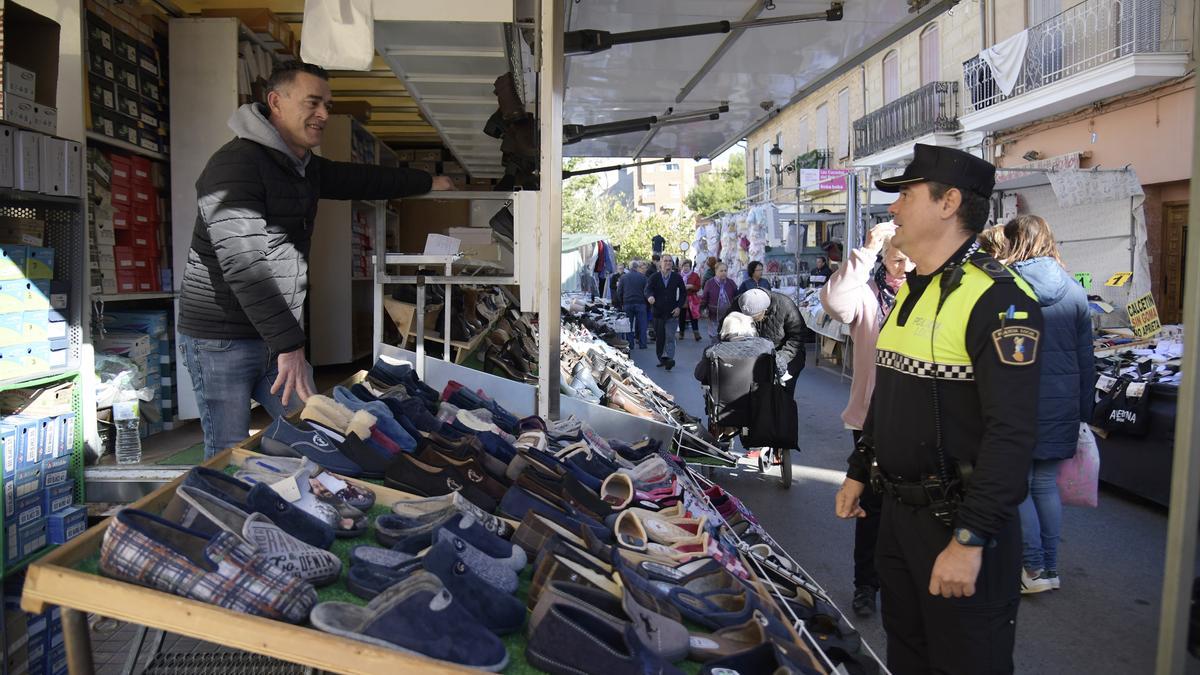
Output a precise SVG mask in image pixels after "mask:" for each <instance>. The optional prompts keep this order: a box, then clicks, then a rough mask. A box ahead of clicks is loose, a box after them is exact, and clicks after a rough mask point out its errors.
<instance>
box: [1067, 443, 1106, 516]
mask: <svg viewBox="0 0 1200 675" xmlns="http://www.w3.org/2000/svg"><path fill="white" fill-rule="evenodd" d="M1099 489H1100V449H1099V448H1098V447H1097V446H1096V437H1095V436H1094V435H1093V434H1092V430H1091V428H1090V427H1089V426H1088V425H1087V424H1086V423H1082V424H1080V425H1079V441H1078V442H1077V443H1076V444H1075V456H1074V457H1072V458H1070V459H1068V460H1064V461H1063V463H1062V464H1059V465H1058V494H1059V496H1060V497H1061V498H1062V503H1063V504H1070V505H1071V506H1090V507H1092V508H1096V506H1097V505H1098V504H1099V497H1098V492H1099Z"/></svg>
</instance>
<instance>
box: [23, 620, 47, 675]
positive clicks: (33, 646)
mask: <svg viewBox="0 0 1200 675" xmlns="http://www.w3.org/2000/svg"><path fill="white" fill-rule="evenodd" d="M47 625H48V621H47V617H46V615H45V614H36V615H34V614H31V615H29V616H28V618H27V619H26V634H27V635H28V636H29V641H28V643H27V646H26V648H25V649H26V654H27V655H28V657H29V671H28V672H29V673H30V675H32V673H34V672H39V671H40V672H43V673H44V672H45V669H44V665H45V657H46V645H47V642H48V640H49V633H48V632H47Z"/></svg>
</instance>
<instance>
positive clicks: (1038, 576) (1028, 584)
mask: <svg viewBox="0 0 1200 675" xmlns="http://www.w3.org/2000/svg"><path fill="white" fill-rule="evenodd" d="M1056 576H1057V575H1056ZM1053 589H1054V582H1053V581H1051V580H1050V578H1049V577H1047V576H1046V571H1045V570H1035V571H1034V572H1033V574H1030V572H1029V570H1027V569H1025V568H1024V567H1022V568H1021V594H1022V595H1032V594H1034V593H1041V592H1042V591H1049V590H1053Z"/></svg>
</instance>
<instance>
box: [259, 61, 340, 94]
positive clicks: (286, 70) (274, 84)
mask: <svg viewBox="0 0 1200 675" xmlns="http://www.w3.org/2000/svg"><path fill="white" fill-rule="evenodd" d="M300 73H308V74H309V75H314V76H316V77H319V78H321V79H322V80H325V81H329V71H327V70H325V69H324V68H322V67H321V66H318V65H316V64H314V63H305V62H303V61H284V62H283V63H280V64H278V65H276V66H275V68H274V70H272V71H271V77H270V78H269V79H268V80H267V93H270V92H272V91H278V90H279V88H280V87H282V86H284V85H287V84H291V83H292V81H293V80H295V79H296V76H297V75H299V74H300Z"/></svg>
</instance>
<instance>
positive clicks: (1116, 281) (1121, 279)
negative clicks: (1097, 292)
mask: <svg viewBox="0 0 1200 675" xmlns="http://www.w3.org/2000/svg"><path fill="white" fill-rule="evenodd" d="M1132 276H1133V272H1117V273H1116V274H1114V275H1112V276H1111V277H1109V278H1108V281H1106V282H1104V285H1105V286H1124V285H1125V284H1127V283H1129V278H1130V277H1132Z"/></svg>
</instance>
